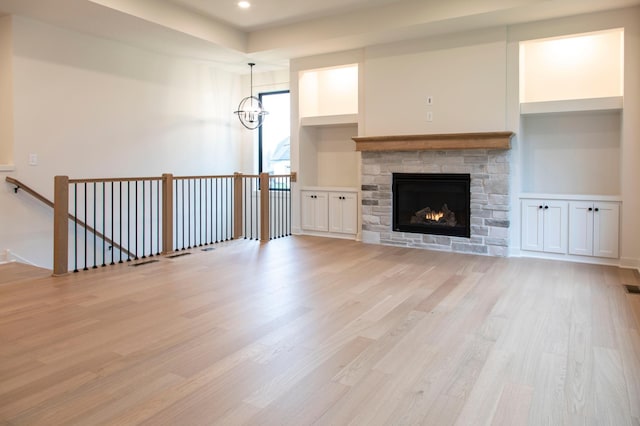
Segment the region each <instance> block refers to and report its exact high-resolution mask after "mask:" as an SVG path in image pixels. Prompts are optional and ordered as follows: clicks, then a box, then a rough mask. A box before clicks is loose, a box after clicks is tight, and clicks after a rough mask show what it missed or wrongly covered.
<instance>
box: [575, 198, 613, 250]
mask: <svg viewBox="0 0 640 426" xmlns="http://www.w3.org/2000/svg"><path fill="white" fill-rule="evenodd" d="M569 223H570V228H569V229H570V238H569V253H570V254H576V255H581V256H597V257H609V258H617V257H618V246H619V227H620V205H619V204H618V203H611V202H602V201H600V202H592V201H574V202H571V203H570V204H569Z"/></svg>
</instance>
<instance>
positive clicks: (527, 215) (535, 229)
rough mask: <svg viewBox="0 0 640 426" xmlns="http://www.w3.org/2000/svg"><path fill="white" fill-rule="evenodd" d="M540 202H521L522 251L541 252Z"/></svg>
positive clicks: (541, 221)
mask: <svg viewBox="0 0 640 426" xmlns="http://www.w3.org/2000/svg"><path fill="white" fill-rule="evenodd" d="M543 206H544V201H542V200H522V240H521V243H520V244H521V248H522V250H533V251H543V249H544V245H543V236H544V233H543V228H542V226H543V219H542V218H543Z"/></svg>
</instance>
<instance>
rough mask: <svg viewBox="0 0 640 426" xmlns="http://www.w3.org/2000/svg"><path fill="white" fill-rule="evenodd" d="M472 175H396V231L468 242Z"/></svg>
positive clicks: (394, 228) (394, 197)
mask: <svg viewBox="0 0 640 426" xmlns="http://www.w3.org/2000/svg"><path fill="white" fill-rule="evenodd" d="M470 185H471V175H469V174H457V173H456V174H451V173H393V185H392V191H393V230H394V231H398V232H413V233H419V234H434V235H449V236H455V237H466V238H469V237H470V235H471V228H470V222H471V220H470V217H471V210H470V202H471V201H470V197H471V191H470Z"/></svg>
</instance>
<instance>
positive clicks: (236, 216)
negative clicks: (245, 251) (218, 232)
mask: <svg viewBox="0 0 640 426" xmlns="http://www.w3.org/2000/svg"><path fill="white" fill-rule="evenodd" d="M243 198H244V194H243V191H242V173H238V172H235V173H234V174H233V238H234V239H236V240H237V239H238V238H241V237H242V219H243V218H242V216H243Z"/></svg>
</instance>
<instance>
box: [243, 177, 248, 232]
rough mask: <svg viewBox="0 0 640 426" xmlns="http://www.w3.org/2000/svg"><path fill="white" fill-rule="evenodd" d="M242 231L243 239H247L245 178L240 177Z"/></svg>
mask: <svg viewBox="0 0 640 426" xmlns="http://www.w3.org/2000/svg"><path fill="white" fill-rule="evenodd" d="M242 197H243V198H244V199H243V200H242V233H243V234H244V239H245V240H246V239H247V215H246V212H247V178H242Z"/></svg>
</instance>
